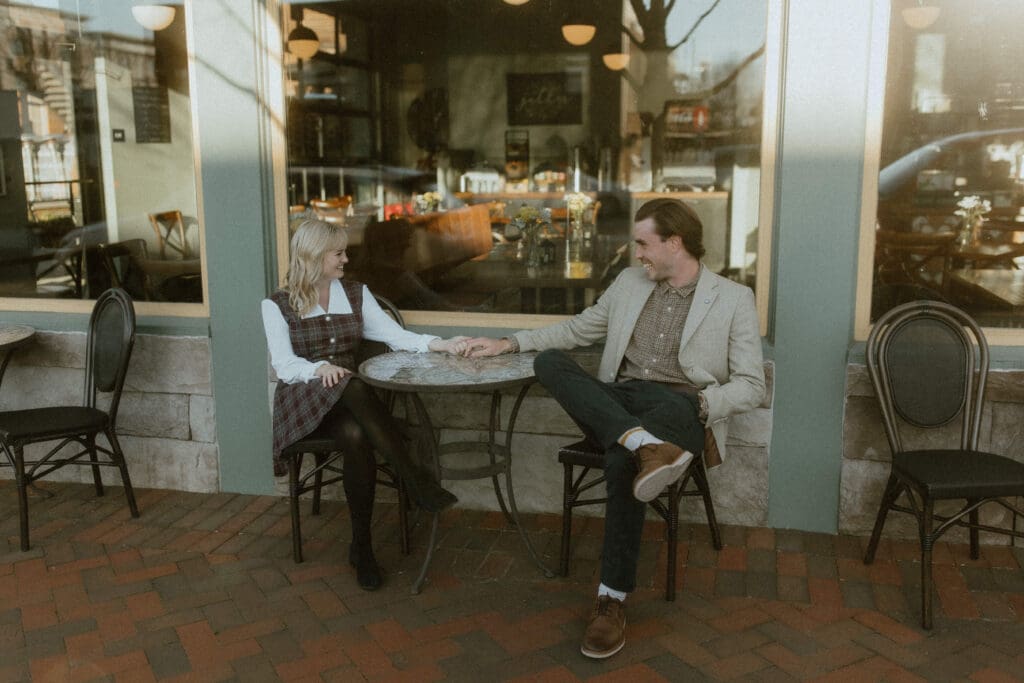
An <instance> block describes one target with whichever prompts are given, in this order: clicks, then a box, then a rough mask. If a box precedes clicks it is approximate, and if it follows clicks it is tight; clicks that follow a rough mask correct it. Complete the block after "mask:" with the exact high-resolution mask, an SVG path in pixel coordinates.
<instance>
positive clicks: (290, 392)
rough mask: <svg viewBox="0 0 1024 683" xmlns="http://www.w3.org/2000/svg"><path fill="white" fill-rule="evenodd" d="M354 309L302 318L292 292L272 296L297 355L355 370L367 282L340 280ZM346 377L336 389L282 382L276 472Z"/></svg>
mask: <svg viewBox="0 0 1024 683" xmlns="http://www.w3.org/2000/svg"><path fill="white" fill-rule="evenodd" d="M341 286H342V288H343V289H344V290H345V295H346V296H347V297H348V300H349V303H350V304H351V305H352V313H343V314H338V313H328V314H326V315H318V316H314V317H312V318H301V317H299V316H298V314H296V313H295V311H294V310H293V309H292V307H291V304H289V303H288V292H286V291H284V290H281V289H279V290H277V291H276V292H274V293H273V294H271V295H270V300H271V301H273V302H274V303H275V304H277V306H278V308H280V309H281V314H282V315H283V316H284V319H285V321H286V322H287V323H288V337H289V339H290V340H291V343H292V350H293V351H294V352H295V355H296V356H300V357H302V358H305V359H306V360H309V361H313V362H316V361H321V360H326V361H328V362H330V363H331V364H332V365H337V366H339V367H343V368H347V369H349V370H355V368H354V367H352V364H353V363H354V362H355V356H356V351H357V350H358V348H359V342H360V341H361V340H362V338H363V285H362V284H361V283H359V282H352V281H349V280H341ZM351 377H352V376H351V375H345V377H343V378H342V379H341V381H339V382H338V383H337V384H335V385H334V386H333V387H325V386H324V385H323V382H321V381H320V379H319V378H316V379H315V380H311V381H309V382H300V383H297V384H285V383H284V382H282V381H280V380H278V382H277V389H276V390H275V391H274V474H275V475H276V476H281V475H283V474H286V473H287V468H286V465H285V463H284V462H282V460H281V451H283V450H284V449H285V448H287V447H288V446H290V445H291V444H293V443H295V442H296V441H298V440H299V439H301V438H303V437H305V436H308V435H309V434H311V433H312V432H313V430H315V429H316V428H317V427H318V426H319V425H320V421H321V420H323V419H324V415H326V414H327V412H328V411H329V410H330V409H331V408H333V407H334V404H335V403H337V402H338V399H340V398H341V394H342V392H343V391H344V390H345V387H346V386H347V385H348V381H349V379H350V378H351Z"/></svg>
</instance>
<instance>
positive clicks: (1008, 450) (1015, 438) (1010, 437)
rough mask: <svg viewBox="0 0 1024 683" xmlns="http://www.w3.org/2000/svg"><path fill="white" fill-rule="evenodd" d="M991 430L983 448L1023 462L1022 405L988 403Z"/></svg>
mask: <svg viewBox="0 0 1024 683" xmlns="http://www.w3.org/2000/svg"><path fill="white" fill-rule="evenodd" d="M988 408H989V410H988V412H989V414H990V416H991V430H990V431H989V433H988V444H986V445H985V446H984V447H985V448H987V449H988V450H991V451H992V452H993V453H998V454H999V455H1005V456H1007V457H1009V458H1013V459H1014V460H1018V461H1021V462H1024V403H990V404H989V406H988Z"/></svg>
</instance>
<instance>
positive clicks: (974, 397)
mask: <svg viewBox="0 0 1024 683" xmlns="http://www.w3.org/2000/svg"><path fill="white" fill-rule="evenodd" d="M988 363H989V352H988V344H987V342H986V341H985V336H984V334H983V333H982V331H981V328H980V327H978V325H977V323H975V321H974V320H973V319H972V318H971V317H970V316H968V315H967V314H966V313H964V312H963V311H961V310H960V309H958V308H956V307H955V306H951V305H949V304H945V303H941V302H935V301H917V302H911V303H908V304H904V305H902V306H898V307H896V308H894V309H892V310H891V311H889V312H888V313H886V314H885V315H884V316H882V317H881V318H880V319H879V320H878V322H876V323H875V326H874V328H873V329H872V331H871V334H870V335H869V337H868V342H867V366H868V372H869V374H870V376H871V383H872V385H873V386H874V389H875V394H876V395H877V396H878V402H879V405H880V407H881V412H882V420H883V423H884V426H885V435H886V438H887V439H888V442H889V449H890V451H891V453H892V466H891V470H890V473H889V479H888V482H887V483H886V486H885V492H884V493H883V494H882V501H881V505H880V506H879V509H878V516H877V518H876V519H875V526H874V530H873V531H872V533H871V540H870V541H869V542H868V546H867V549H866V551H865V553H864V563H865V564H871V563H872V562H873V561H874V559H875V552H876V550H877V549H878V542H879V539H880V537H881V535H882V529H883V527H884V526H885V520H886V517H887V515H888V513H889V511H890V510H896V511H898V512H907V513H910V514H913V515H914V516H915V518H916V519H917V526H918V536H919V539H920V544H921V625H922V626H923V627H924V628H925V629H930V628H931V627H932V550H933V548H934V546H935V543H936V542H937V541H938V540H939V539H940V538H941V537H942V535H943V534H945V533H946V532H947V531H949V530H950V529H952V528H954V527H963V528H967V529H968V530H969V539H970V554H971V558H972V559H977V558H978V536H979V533H978V532H979V530H982V531H988V532H993V533H1000V534H1006V535H1010V536H1013V537H1020V538H1024V532H1021V531H1017V530H1016V524H1015V523H1014V524H1013V526H1011V527H1010V528H1003V527H996V526H993V525H991V524H985V523H982V522H981V521H980V515H979V510H980V508H981V507H982V506H985V505H986V504H988V503H993V504H996V505H1000V506H1002V507H1004V508H1006V509H1007V510H1009V511H1010V512H1011V513H1012V516H1013V520H1014V522H1016V517H1017V515H1018V514H1021V513H1020V511H1019V510H1018V509H1017V508H1015V507H1014V506H1013V505H1011V503H1010V502H1009V500H1008V499H1010V498H1013V497H1015V496H1024V463H1020V462H1017V461H1015V460H1012V459H1010V458H1008V457H1004V456H1002V455H997V454H995V453H989V452H985V451H980V450H978V435H979V431H980V429H981V422H982V407H983V403H984V398H985V384H986V380H987V378H988ZM940 429H941V430H943V432H942V434H933V433H932V432H933V430H936V431H937V430H940ZM910 430H913V435H912V436H913V437H914V438H915V441H916V442H921V441H922V440H923V439H925V438H927V439H929V441H928V443H929V447H928V448H917V447H916V445H911V446H909V447H908V446H907V445H905V443H904V438H905V437H907V436H910V433H909V432H910ZM936 437H938V438H944V437H948V438H949V439H950V440H951V443H950V444H949V445H948V447H939V446H934V445H932V444H936V443H938V442H937V441H936V440H935V439H936ZM901 496H905V499H903V501H901ZM947 501H957V503H956V504H953V503H950V502H947ZM937 503H939V504H942V505H951V506H952V507H951V508H950V509H953V508H957V509H956V510H955V511H952V512H950V511H948V510H947V509H945V508H944V507H943V509H942V510H940V511H938V512H937V511H936V504H937Z"/></svg>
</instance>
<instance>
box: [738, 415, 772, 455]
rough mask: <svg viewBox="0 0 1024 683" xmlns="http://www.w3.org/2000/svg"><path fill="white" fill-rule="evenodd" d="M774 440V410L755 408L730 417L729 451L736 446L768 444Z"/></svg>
mask: <svg viewBox="0 0 1024 683" xmlns="http://www.w3.org/2000/svg"><path fill="white" fill-rule="evenodd" d="M771 442H772V411H771V410H770V409H767V408H755V409H754V410H751V411H749V412H746V413H740V414H739V415H733V416H732V417H731V418H729V440H728V443H727V445H728V447H729V451H730V452H732V449H733V447H734V446H768V445H769V444H771Z"/></svg>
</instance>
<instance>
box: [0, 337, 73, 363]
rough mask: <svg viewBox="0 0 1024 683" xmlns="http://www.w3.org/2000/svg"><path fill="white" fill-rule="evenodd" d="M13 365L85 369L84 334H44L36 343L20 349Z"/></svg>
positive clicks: (13, 360) (36, 339)
mask: <svg viewBox="0 0 1024 683" xmlns="http://www.w3.org/2000/svg"><path fill="white" fill-rule="evenodd" d="M11 364H12V365H27V366H39V367H52V368H84V367H85V333H84V332H43V331H40V332H38V333H37V334H36V338H35V341H34V342H33V343H32V344H30V345H28V346H26V347H24V348H23V349H20V350H19V351H18V352H17V353H16V354H15V355H14V357H13V359H12V360H11Z"/></svg>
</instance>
